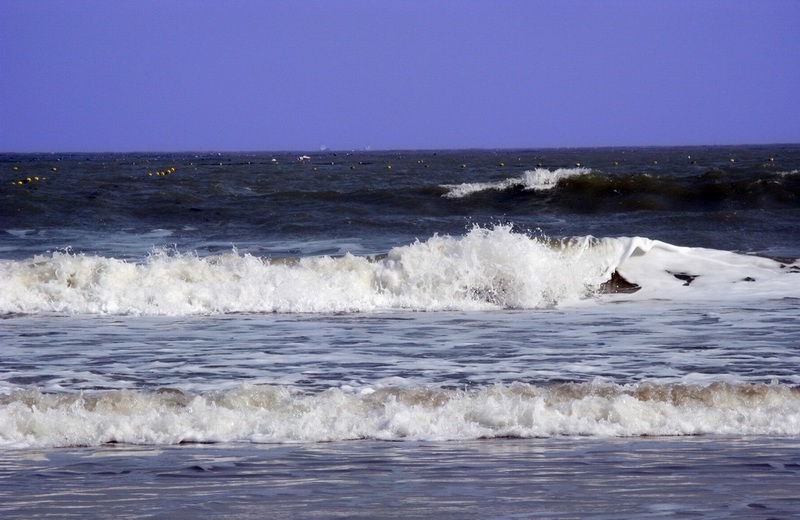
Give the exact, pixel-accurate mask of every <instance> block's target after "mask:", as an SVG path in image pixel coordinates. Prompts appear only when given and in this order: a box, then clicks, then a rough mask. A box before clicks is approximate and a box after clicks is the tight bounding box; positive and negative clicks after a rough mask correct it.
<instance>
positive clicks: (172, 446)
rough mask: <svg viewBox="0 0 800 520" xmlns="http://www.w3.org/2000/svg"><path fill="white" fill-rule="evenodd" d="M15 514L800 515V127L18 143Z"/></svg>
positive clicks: (9, 203)
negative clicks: (361, 140)
mask: <svg viewBox="0 0 800 520" xmlns="http://www.w3.org/2000/svg"><path fill="white" fill-rule="evenodd" d="M0 200H1V201H2V202H0V352H2V356H0V517H2V518H43V517H52V518H109V517H114V518H165V519H166V518H198V517H202V518H344V517H347V518H422V517H424V518H498V519H500V518H502V519H511V518H608V519H612V518H622V517H629V518H686V517H693V518H694V517H701V518H764V519H766V518H797V517H800V319H799V318H798V311H800V262H799V261H798V259H799V258H800V231H798V230H799V229H800V145H771V146H766V145H765V146H735V147H732V146H727V147H726V146H708V147H667V148H613V149H612V148H602V149H547V150H441V151H428V150H425V151H397V152H378V151H350V152H347V151H336V152H334V151H330V150H321V151H317V152H308V153H298V152H293V153H288V152H284V153H126V154H88V153H85V154H78V153H75V154H55V153H54V154H9V153H5V154H0Z"/></svg>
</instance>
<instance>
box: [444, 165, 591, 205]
mask: <svg viewBox="0 0 800 520" xmlns="http://www.w3.org/2000/svg"><path fill="white" fill-rule="evenodd" d="M591 171H592V170H590V169H589V168H558V169H556V170H553V171H550V170H548V169H546V168H536V169H535V170H527V171H526V172H525V173H523V174H522V176H521V177H516V178H513V179H504V180H502V181H497V182H470V183H464V184H445V185H443V186H442V188H447V190H448V191H447V193H445V194H444V195H442V196H443V197H446V198H451V199H460V198H463V197H468V196H470V195H472V194H474V193H479V192H482V191H491V190H494V191H503V190H508V189H513V188H521V189H523V190H534V191H545V190H552V189H553V188H555V187H556V185H557V184H558V181H560V180H561V179H567V178H569V177H576V176H579V175H586V174H587V173H590V172H591Z"/></svg>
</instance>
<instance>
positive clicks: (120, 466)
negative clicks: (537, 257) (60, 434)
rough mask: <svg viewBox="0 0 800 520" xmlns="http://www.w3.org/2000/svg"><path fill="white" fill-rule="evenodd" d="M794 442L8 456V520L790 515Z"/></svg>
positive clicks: (795, 501)
mask: <svg viewBox="0 0 800 520" xmlns="http://www.w3.org/2000/svg"><path fill="white" fill-rule="evenodd" d="M798 448H800V444H798V440H797V439H796V438H795V439H787V438H764V437H757V438H752V437H688V438H687V437H681V438H670V437H660V438H635V439H596V438H555V439H526V440H515V439H501V440H496V441H491V442H490V441H465V442H402V443H397V442H366V443H365V442H357V443H352V442H350V443H324V444H312V445H308V444H302V445H270V446H264V445H262V446H253V445H199V446H198V445H194V446H192V445H184V446H164V447H158V448H148V447H136V446H109V447H100V448H78V449H76V448H62V449H58V450H47V451H38V450H36V451H30V452H11V453H8V452H7V453H5V454H4V455H3V457H2V459H1V460H0V464H1V466H0V477H1V478H3V480H7V479H10V478H13V479H14V481H15V483H14V486H13V488H14V490H15V491H14V492H11V490H10V489H9V487H7V486H4V487H0V497H2V500H1V501H0V502H1V503H2V505H0V514H2V515H3V516H4V517H5V518H23V517H24V518H34V517H38V518H42V517H44V518H50V517H52V518H101V517H105V518H107V517H109V516H113V517H115V518H164V519H166V518H190V517H197V516H201V517H204V518H263V517H264V515H268V516H269V517H270V518H297V517H303V518H345V517H347V518H429V517H430V516H431V515H435V516H436V517H437V518H498V519H500V518H576V517H580V518H598V519H599V518H609V519H610V518H619V517H620V516H627V517H637V518H683V517H687V516H690V517H698V516H699V517H703V518H731V517H737V518H745V517H746V518H791V517H794V516H795V515H796V514H797V513H798V511H800V498H798V495H797V489H798V488H797V480H798V478H800V455H798V454H800V449H798Z"/></svg>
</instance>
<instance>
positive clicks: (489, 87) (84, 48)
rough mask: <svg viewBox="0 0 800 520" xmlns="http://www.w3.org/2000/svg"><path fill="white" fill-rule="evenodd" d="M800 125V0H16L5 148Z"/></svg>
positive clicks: (592, 140)
mask: <svg viewBox="0 0 800 520" xmlns="http://www.w3.org/2000/svg"><path fill="white" fill-rule="evenodd" d="M798 142H800V1H797V0H782V1H779V0H750V1H740V0H717V1H710V0H647V1H645V0H551V1H543V0H491V1H490V0H472V1H470V0H461V1H447V0H402V1H401V0H398V1H394V0H338V1H334V0H315V1H312V0H281V1H279V0H275V1H266V0H263V1H256V0H226V1H218V0H208V1H206V0H136V1H116V0H0V151H2V152H132V151H139V152H146V151H153V152H162V151H176V152H177V151H279V150H309V151H315V150H320V149H330V150H364V149H373V150H387V149H392V150H397V149H453V148H549V147H583V146H648V145H664V146H670V145H716V144H760V143H798Z"/></svg>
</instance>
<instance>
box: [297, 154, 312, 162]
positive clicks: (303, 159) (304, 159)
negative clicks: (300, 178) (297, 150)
mask: <svg viewBox="0 0 800 520" xmlns="http://www.w3.org/2000/svg"><path fill="white" fill-rule="evenodd" d="M310 159H311V157H309V156H308V155H301V156H300V157H298V158H297V160H298V161H308V160H310Z"/></svg>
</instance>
